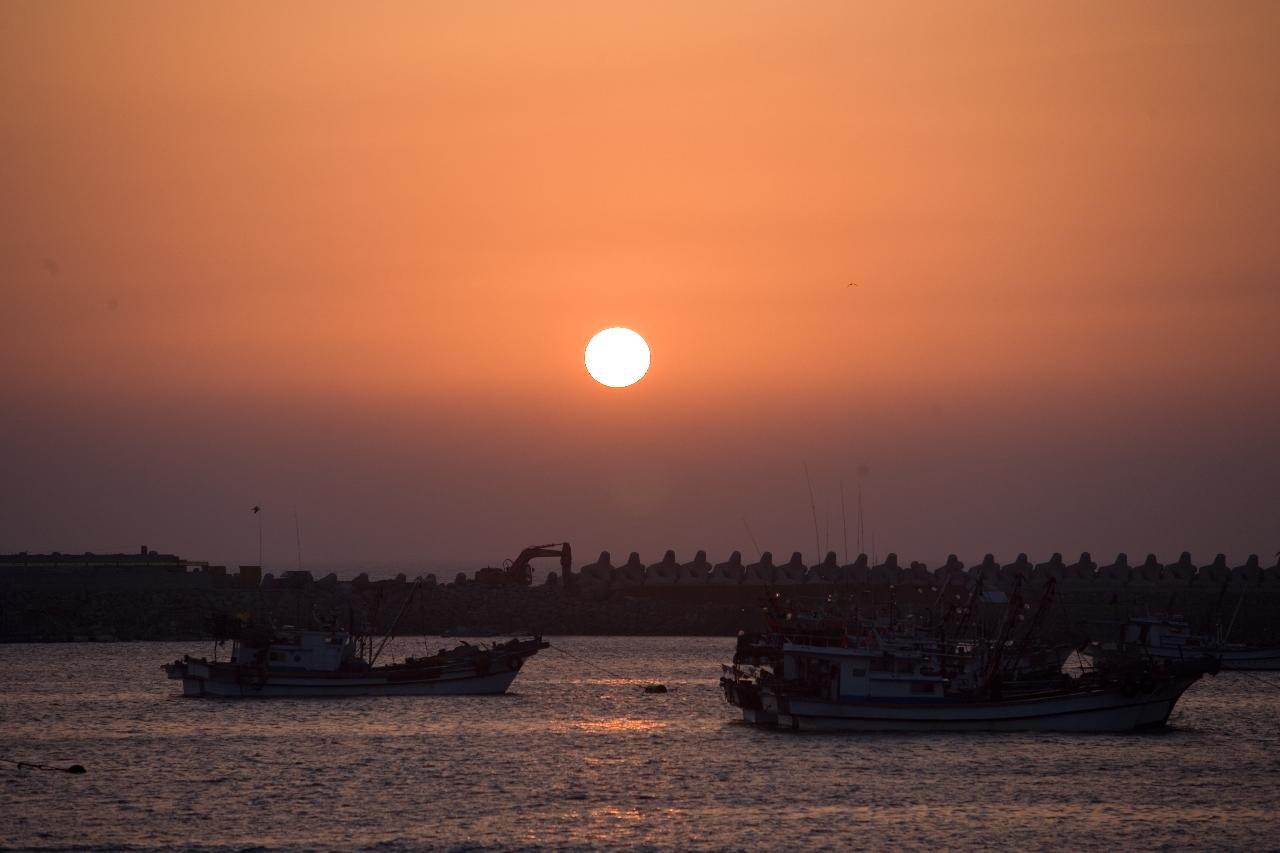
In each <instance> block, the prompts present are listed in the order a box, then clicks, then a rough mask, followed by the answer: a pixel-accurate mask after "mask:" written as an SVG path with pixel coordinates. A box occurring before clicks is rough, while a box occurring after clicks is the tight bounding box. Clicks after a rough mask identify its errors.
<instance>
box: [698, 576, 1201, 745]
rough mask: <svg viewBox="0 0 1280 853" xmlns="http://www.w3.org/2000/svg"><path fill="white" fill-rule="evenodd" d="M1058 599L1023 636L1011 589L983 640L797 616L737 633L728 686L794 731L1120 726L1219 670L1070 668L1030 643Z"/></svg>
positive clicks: (749, 711) (1174, 665)
mask: <svg viewBox="0 0 1280 853" xmlns="http://www.w3.org/2000/svg"><path fill="white" fill-rule="evenodd" d="M1051 600H1052V585H1050V587H1049V589H1048V590H1047V591H1046V594H1045V597H1044V599H1043V600H1042V601H1041V606H1040V607H1039V608H1038V609H1037V611H1036V614H1035V615H1034V616H1033V617H1032V619H1031V620H1030V622H1029V624H1028V625H1027V626H1026V630H1025V631H1024V632H1022V633H1021V635H1020V636H1015V632H1014V627H1015V626H1016V625H1017V624H1018V622H1019V617H1020V616H1021V613H1020V611H1021V610H1022V609H1023V602H1022V601H1021V597H1020V593H1019V591H1017V590H1015V593H1014V595H1013V596H1012V598H1011V600H1010V602H1009V607H1008V612H1007V616H1006V618H1005V619H1004V621H1003V625H1002V626H1001V627H1000V629H999V630H998V631H997V632H996V633H995V634H994V636H990V637H985V638H984V637H979V636H976V635H975V636H965V635H964V634H958V633H956V630H955V629H957V628H959V627H960V626H959V625H951V626H950V628H951V630H952V634H951V637H952V638H951V639H948V635H947V630H948V623H947V621H946V620H942V621H940V622H939V623H937V624H936V625H935V626H933V629H932V630H921V629H919V628H913V627H911V626H894V625H889V626H879V625H875V624H870V625H868V624H863V623H861V622H860V621H858V620H853V621H851V622H846V623H844V624H842V625H840V626H839V627H838V628H837V627H835V626H834V625H833V624H832V620H831V619H829V618H828V619H826V620H825V621H817V620H813V619H808V620H805V619H797V618H796V614H795V613H789V614H788V619H787V620H786V621H785V622H782V623H779V622H778V620H776V619H773V620H769V621H770V622H771V624H770V628H769V629H768V630H766V631H764V632H761V633H754V634H748V633H744V634H742V635H740V636H739V638H738V644H737V648H736V649H735V653H734V657H733V662H732V664H731V665H726V666H725V667H724V674H723V677H722V678H721V680H720V683H721V687H722V689H723V691H724V696H725V700H726V701H727V702H728V703H729V704H730V705H733V706H734V707H737V708H739V709H740V710H741V712H742V718H743V720H744V721H745V722H747V723H753V724H757V725H765V726H772V727H775V728H781V729H790V730H797V731H868V732H872V731H925V732H951V731H1074V732H1122V731H1133V730H1136V729H1143V728H1149V727H1158V726H1163V725H1165V724H1166V723H1167V722H1168V719H1169V715H1170V713H1171V712H1172V711H1173V708H1174V705H1175V704H1176V703H1177V701H1178V699H1179V698H1180V697H1181V696H1182V694H1183V693H1184V692H1185V691H1186V690H1187V688H1189V687H1190V686H1191V685H1192V684H1194V683H1195V682H1196V681H1197V680H1199V679H1200V678H1201V677H1202V676H1203V675H1204V674H1206V673H1216V672H1217V670H1218V660H1217V658H1216V657H1213V656H1208V655H1205V656H1194V657H1193V656H1187V657H1184V658H1181V659H1169V660H1155V659H1152V658H1149V657H1145V656H1140V655H1128V654H1126V655H1120V654H1117V655H1114V656H1110V657H1107V658H1106V659H1105V660H1103V661H1099V662H1098V663H1097V664H1096V665H1095V666H1094V667H1093V668H1092V669H1090V670H1088V671H1082V672H1080V673H1079V674H1076V675H1072V674H1069V673H1066V672H1063V671H1062V664H1061V661H1062V659H1063V658H1062V657H1061V656H1060V652H1059V651H1056V650H1054V649H1052V648H1049V647H1045V646H1041V647H1040V648H1039V649H1037V648H1036V646H1037V644H1036V643H1035V642H1034V632H1035V628H1036V626H1037V625H1038V624H1039V622H1040V620H1041V619H1042V617H1043V614H1044V613H1045V611H1046V610H1047V607H1048V602H1049V601H1051ZM1055 659H1056V660H1057V664H1056V667H1055V666H1053V665H1048V666H1046V665H1045V661H1053V660H1055ZM1031 660H1038V661H1039V663H1037V664H1036V665H1034V666H1029V665H1028V661H1031Z"/></svg>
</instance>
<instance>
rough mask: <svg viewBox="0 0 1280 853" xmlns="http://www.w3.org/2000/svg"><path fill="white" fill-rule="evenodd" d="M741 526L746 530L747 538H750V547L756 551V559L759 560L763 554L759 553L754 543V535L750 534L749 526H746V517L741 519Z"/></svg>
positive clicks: (757, 545)
mask: <svg viewBox="0 0 1280 853" xmlns="http://www.w3.org/2000/svg"><path fill="white" fill-rule="evenodd" d="M742 526H743V527H745V528H746V529H747V536H748V537H750V538H751V545H752V547H754V548H755V549H756V559H757V560H759V559H760V558H761V556H763V554H762V553H761V551H760V545H759V544H758V543H757V542H756V537H755V534H754V533H752V532H751V526H750V525H748V524H747V517H746V516H745V515H744V516H743V517H742Z"/></svg>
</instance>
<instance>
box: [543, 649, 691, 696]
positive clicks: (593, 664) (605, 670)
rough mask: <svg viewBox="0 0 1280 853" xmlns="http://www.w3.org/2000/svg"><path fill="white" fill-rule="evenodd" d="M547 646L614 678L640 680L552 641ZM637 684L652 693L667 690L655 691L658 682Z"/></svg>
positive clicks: (633, 681) (631, 680)
mask: <svg viewBox="0 0 1280 853" xmlns="http://www.w3.org/2000/svg"><path fill="white" fill-rule="evenodd" d="M547 646H548V647H549V648H552V649H555V650H556V651H557V652H559V653H560V654H562V655H564V656H565V657H570V658H573V659H574V660H576V661H578V662H579V663H583V664H586V665H587V666H591V667H595V668H596V669H598V670H600V671H601V672H603V673H604V674H605V675H611V676H613V677H614V678H617V679H620V680H622V681H630V682H632V683H635V682H636V681H639V679H636V678H632V677H631V676H629V675H623V674H622V673H620V672H614V671H613V670H611V669H608V668H607V667H603V666H601V665H600V664H598V663H596V662H595V661H593V660H588V659H587V658H583V657H579V656H578V655H575V654H573V653H571V652H568V651H566V650H564V649H562V648H560V647H559V646H557V645H554V644H552V643H547ZM637 686H638V687H639V688H640V689H641V690H644V691H645V692H649V693H652V692H665V690H666V689H665V687H663V689H662V690H661V691H654V690H653V689H651V688H654V687H658V686H659V685H656V684H640V685H637Z"/></svg>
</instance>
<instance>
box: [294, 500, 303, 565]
mask: <svg viewBox="0 0 1280 853" xmlns="http://www.w3.org/2000/svg"><path fill="white" fill-rule="evenodd" d="M293 535H294V538H295V539H296V540H297V543H298V571H302V528H301V527H299V526H298V508H297V507H296V506H295V507H294V508H293Z"/></svg>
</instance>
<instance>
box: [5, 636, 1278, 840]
mask: <svg viewBox="0 0 1280 853" xmlns="http://www.w3.org/2000/svg"><path fill="white" fill-rule="evenodd" d="M555 642H556V643H557V644H563V645H564V646H565V647H566V649H568V650H570V651H572V653H573V654H574V655H576V656H578V657H580V658H583V659H585V660H589V661H594V662H596V663H598V664H599V665H600V666H601V667H602V668H603V669H606V670H608V671H609V672H610V673H612V674H611V675H609V676H608V677H607V678H605V677H602V676H601V674H600V672H595V671H591V670H589V669H586V668H585V665H584V663H583V662H582V661H578V660H574V659H571V658H568V657H567V656H564V655H554V654H547V653H543V654H540V655H538V656H537V657H536V658H534V659H533V660H531V661H530V662H529V664H528V666H526V667H525V669H524V670H523V671H522V672H521V674H520V677H519V678H518V679H517V680H516V682H515V684H514V686H513V689H512V692H511V693H510V694H508V695H507V696H501V697H454V698H448V697H381V698H375V699H349V700H273V701H207V700H184V699H181V698H178V697H177V696H176V691H177V689H178V688H177V685H176V683H175V682H171V681H168V680H166V679H165V678H164V677H163V674H162V673H161V672H160V670H159V665H160V663H162V662H164V661H167V660H172V659H173V658H174V657H177V656H180V655H181V654H183V653H184V652H195V653H197V654H203V653H205V650H204V649H201V648H195V647H193V646H192V645H181V644H162V643H137V644H99V645H52V646H0V673H3V676H4V677H3V679H0V722H2V723H3V725H2V726H0V757H6V758H15V759H19V760H30V761H39V762H42V763H46V764H52V765H65V764H70V763H76V762H78V763H82V764H84V765H85V766H86V767H87V768H88V770H89V772H88V773H87V774H85V775H83V776H68V775H66V774H61V773H32V772H29V771H24V772H21V773H18V772H13V771H6V770H0V845H13V846H17V847H24V848H64V849H83V848H85V847H94V846H97V847H111V846H125V845H128V846H132V847H137V848H144V849H167V848H172V847H184V846H191V845H200V846H202V847H206V848H209V849H217V850H222V849H226V850H232V849H242V848H243V847H246V846H253V845H261V846H265V847H269V848H281V849H315V848H324V849H377V850H380V851H381V850H388V851H395V850H401V849H422V848H452V847H464V848H468V849H503V848H512V847H553V848H556V847H558V848H570V849H572V848H586V847H628V848H634V847H637V846H647V847H652V848H657V849H722V848H765V849H776V848H778V847H780V846H785V847H787V848H788V849H817V848H824V847H828V848H835V847H846V846H873V847H880V846H904V847H925V846H928V847H932V848H937V847H939V846H943V847H956V846H969V845H975V844H992V845H1000V846H1017V847H1024V848H1030V849H1062V848H1064V847H1076V848H1083V849H1104V848H1112V847H1136V846H1142V847H1152V846H1160V845H1167V846H1175V847H1239V846H1246V845H1250V844H1252V843H1253V842H1255V841H1256V839H1260V838H1263V839H1265V838H1276V837H1280V816H1278V815H1280V797H1278V796H1277V793H1276V786H1275V785H1274V779H1275V778H1276V774H1277V772H1280V758H1278V757H1277V756H1280V749H1277V747H1280V722H1278V717H1277V714H1276V709H1277V704H1278V703H1277V700H1278V699H1280V693H1278V692H1277V691H1275V690H1271V689H1268V688H1267V687H1266V686H1264V685H1262V684H1260V683H1258V682H1257V681H1254V680H1249V679H1247V678H1244V677H1242V676H1241V675H1240V674H1232V673H1226V674H1223V675H1220V676H1218V677H1217V678H1216V679H1206V680H1205V681H1203V682H1202V683H1200V684H1197V685H1195V686H1194V687H1193V688H1192V689H1191V690H1190V691H1189V692H1188V693H1187V695H1186V697H1185V698H1184V699H1183V701H1182V703H1180V704H1179V706H1178V708H1177V709H1176V710H1175V712H1174V716H1173V718H1172V722H1173V728H1172V729H1171V730H1170V731H1168V732H1167V733H1163V734H1156V735H1129V736H1117V735H1094V736H1071V735H1062V734H1038V735H1031V734H1028V735H991V734H975V735H909V736H889V735H862V736H857V735H851V736H843V735H834V736H833V735H813V736H807V735H800V736H796V735H790V734H785V733H776V732H769V731H762V730H758V729H754V728H751V727H748V726H745V725H743V724H742V723H741V722H740V721H738V718H737V717H736V716H735V714H734V711H733V709H731V708H730V707H728V706H727V705H726V704H725V703H724V701H723V699H722V698H721V695H720V691H719V687H718V683H717V679H718V677H719V672H720V670H719V663H720V662H721V661H722V660H724V659H726V658H727V657H728V656H729V654H730V652H731V649H732V646H733V641H732V639H729V638H722V639H716V638H691V639H680V638H634V639H633V638H581V637H575V638H564V639H563V640H556V641H555ZM420 643H421V640H412V641H410V640H405V641H403V643H402V644H401V647H402V651H401V652H400V653H404V651H408V652H410V653H412V652H414V651H415V650H416V647H417V645H418V644H420ZM627 679H631V680H627ZM653 681H661V682H663V683H665V684H667V685H669V686H670V687H671V688H672V692H670V693H666V694H656V695H655V694H646V693H644V692H642V690H641V686H642V685H644V684H647V683H651V682H653Z"/></svg>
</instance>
